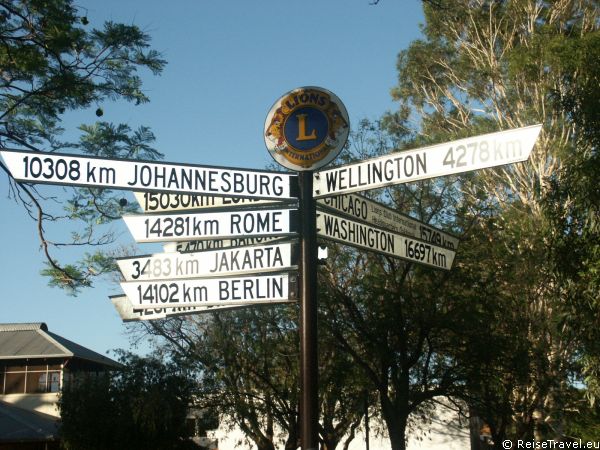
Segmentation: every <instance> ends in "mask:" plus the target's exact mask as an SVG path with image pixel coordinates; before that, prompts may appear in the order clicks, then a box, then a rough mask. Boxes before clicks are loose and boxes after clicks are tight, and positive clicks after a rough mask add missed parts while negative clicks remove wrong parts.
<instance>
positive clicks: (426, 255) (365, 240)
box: [317, 212, 455, 270]
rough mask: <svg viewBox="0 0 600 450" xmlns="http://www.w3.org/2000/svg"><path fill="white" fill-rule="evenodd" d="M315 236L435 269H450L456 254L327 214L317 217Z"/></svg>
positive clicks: (321, 213) (417, 240) (442, 248)
mask: <svg viewBox="0 0 600 450" xmlns="http://www.w3.org/2000/svg"><path fill="white" fill-rule="evenodd" d="M317 234H318V235H319V236H322V237H324V238H327V239H331V240H333V241H337V242H341V243H342V244H347V245H351V246H353V247H358V248H364V249H367V250H370V251H375V252H377V253H380V254H384V255H389V256H393V257H396V258H401V259H405V260H408V261H410V262H416V263H420V264H424V265H426V266H430V267H434V268H436V269H444V270H450V268H451V267H452V263H453V262H454V255H455V252H454V251H453V250H449V249H447V248H444V247H438V246H437V245H434V244H430V243H428V242H426V241H421V240H419V239H414V238H410V237H406V236H402V235H400V234H396V233H393V232H391V231H387V230H384V229H382V228H376V227H372V226H370V225H366V224H363V223H359V222H353V221H352V220H349V219H346V218H344V217H338V216H334V215H331V214H329V213H326V212H320V213H318V214H317Z"/></svg>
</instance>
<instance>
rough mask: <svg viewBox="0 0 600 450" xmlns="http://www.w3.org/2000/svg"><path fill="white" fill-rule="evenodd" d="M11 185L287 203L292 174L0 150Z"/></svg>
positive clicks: (290, 197)
mask: <svg viewBox="0 0 600 450" xmlns="http://www.w3.org/2000/svg"><path fill="white" fill-rule="evenodd" d="M0 155H2V158H3V159H4V162H5V163H6V166H7V167H8V170H9V171H10V173H11V175H12V176H13V177H14V178H15V180H17V181H24V182H29V183H42V184H60V185H67V186H82V187H97V188H104V189H127V190H136V191H153V192H182V193H184V194H202V195H213V196H236V197H246V198H263V199H271V200H291V199H294V198H296V195H295V192H294V186H295V182H294V180H295V178H296V176H295V175H290V174H287V173H280V172H263V171H257V170H249V169H234V168H226V167H212V166H198V165H191V164H171V163H162V162H148V161H138V160H128V159H109V158H98V157H90V156H73V155H69V154H64V153H63V154H61V153H38V152H28V151H23V150H0Z"/></svg>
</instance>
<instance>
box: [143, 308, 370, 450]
mask: <svg viewBox="0 0 600 450" xmlns="http://www.w3.org/2000/svg"><path fill="white" fill-rule="evenodd" d="M297 314H298V308H297V306H295V305H280V306H276V305H263V306H251V307H245V308H240V309H238V310H235V311H228V312H215V313H211V314H202V315H195V316H192V315H190V316H184V317H180V318H170V319H167V320H161V321H157V322H152V323H146V324H143V328H144V330H143V332H144V333H150V334H153V335H156V336H159V337H160V338H161V342H160V343H159V348H160V350H161V352H164V353H165V354H168V355H170V356H171V357H172V358H173V359H174V360H177V361H179V362H181V363H182V364H184V365H186V366H190V367H194V368H195V370H196V372H197V373H198V374H199V378H200V380H201V381H200V384H201V386H202V390H201V395H200V398H199V402H200V406H202V407H204V408H207V409H210V410H218V411H219V412H220V415H221V421H222V423H223V424H224V425H226V426H227V425H230V426H235V427H238V428H239V429H240V430H241V431H242V432H243V433H244V435H245V436H246V438H247V439H248V440H249V441H251V442H253V443H254V445H256V447H257V448H259V449H263V450H273V449H274V448H276V447H278V445H279V444H280V443H281V444H283V447H284V448H286V449H289V450H293V449H296V448H297V447H298V445H299V438H300V436H299V413H298V405H299V382H298V379H299V341H298V325H297ZM332 341H333V339H332V338H331V336H328V335H327V334H326V333H321V339H320V342H319V349H320V358H319V359H320V361H319V367H320V380H319V391H320V398H321V401H320V404H321V416H320V424H319V426H320V428H319V433H320V439H321V442H322V444H323V445H324V446H326V448H327V449H328V450H334V449H335V448H336V447H337V446H338V445H339V444H340V443H341V442H342V439H344V445H346V446H347V445H348V444H349V442H350V441H351V440H352V439H353V438H354V433H353V431H354V430H355V429H356V428H357V426H358V425H359V423H360V419H361V417H362V415H363V411H364V405H365V395H364V390H365V384H364V380H363V379H362V378H361V377H360V376H359V375H358V374H357V373H356V368H355V367H354V365H353V364H352V363H351V361H350V359H349V358H348V355H347V354H340V353H339V352H338V351H337V346H335V345H333V342H332ZM324 448H325V447H324Z"/></svg>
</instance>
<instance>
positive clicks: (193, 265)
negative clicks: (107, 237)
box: [117, 242, 292, 281]
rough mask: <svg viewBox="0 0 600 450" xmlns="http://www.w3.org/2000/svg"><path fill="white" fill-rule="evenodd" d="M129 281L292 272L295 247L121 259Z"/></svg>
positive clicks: (121, 266) (261, 247) (120, 263)
mask: <svg viewBox="0 0 600 450" xmlns="http://www.w3.org/2000/svg"><path fill="white" fill-rule="evenodd" d="M117 264H118V265H119V269H120V270H121V273H122V274H123V277H124V278H125V281H136V280H139V281H142V280H164V279H184V278H202V277H214V276H219V275H220V276H228V275H240V274H245V273H257V272H260V273H263V272H273V271H279V272H281V271H284V270H291V269H292V244H291V243H289V242H288V243H285V244H277V245H261V246H255V247H243V248H231V249H224V250H214V251H206V252H202V253H184V254H181V253H157V254H155V255H152V256H135V257H133V258H120V259H117Z"/></svg>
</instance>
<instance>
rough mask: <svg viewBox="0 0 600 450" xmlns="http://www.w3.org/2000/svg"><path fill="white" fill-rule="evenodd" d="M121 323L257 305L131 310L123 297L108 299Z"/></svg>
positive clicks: (115, 296) (128, 302) (131, 306)
mask: <svg viewBox="0 0 600 450" xmlns="http://www.w3.org/2000/svg"><path fill="white" fill-rule="evenodd" d="M109 298H110V300H111V302H112V303H113V305H114V307H115V309H116V310H117V313H118V314H119V316H120V317H121V320H123V322H139V321H145V320H157V319H165V318H167V317H176V316H187V315H190V314H206V313H211V312H222V311H231V310H237V309H241V308H248V307H249V306H257V305H254V304H253V305H233V306H182V307H175V308H156V309H133V305H132V304H131V302H130V301H129V299H128V298H127V296H125V295H113V296H110V297H109ZM294 301H296V300H288V301H281V302H269V303H266V305H273V304H283V303H290V302H294Z"/></svg>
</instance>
